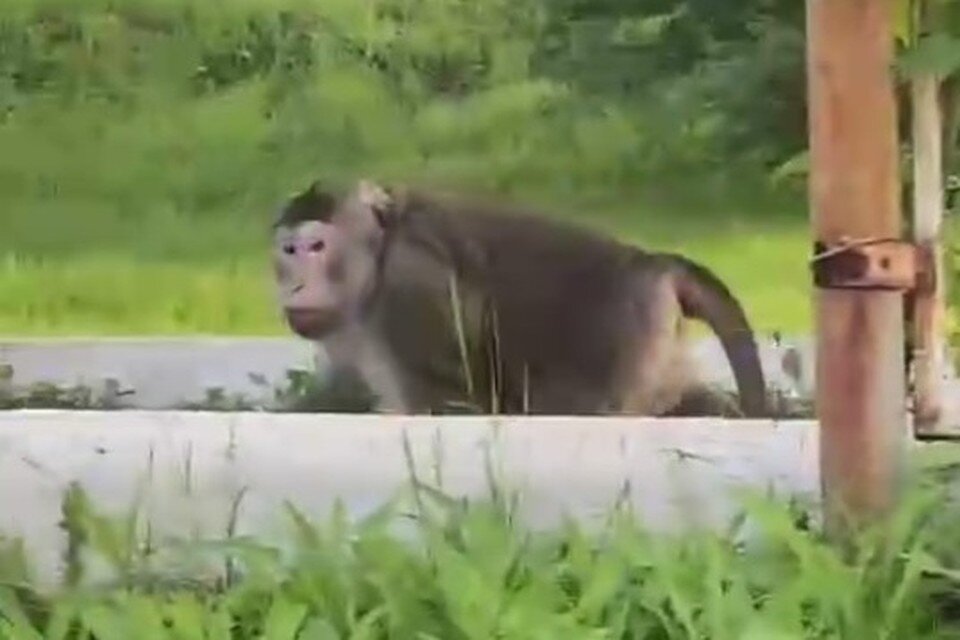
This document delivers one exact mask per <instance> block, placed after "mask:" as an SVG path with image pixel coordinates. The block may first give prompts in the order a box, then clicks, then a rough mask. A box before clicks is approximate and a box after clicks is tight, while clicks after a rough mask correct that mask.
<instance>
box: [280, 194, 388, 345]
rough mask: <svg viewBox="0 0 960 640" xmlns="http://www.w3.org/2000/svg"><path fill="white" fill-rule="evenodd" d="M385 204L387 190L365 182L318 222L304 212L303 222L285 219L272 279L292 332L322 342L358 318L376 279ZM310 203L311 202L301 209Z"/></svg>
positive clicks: (320, 215) (282, 224) (307, 202)
mask: <svg viewBox="0 0 960 640" xmlns="http://www.w3.org/2000/svg"><path fill="white" fill-rule="evenodd" d="M305 203H306V204H305ZM386 203H387V196H386V193H385V192H384V191H382V190H381V189H380V188H379V187H377V186H376V185H373V184H370V183H365V182H361V183H360V184H359V185H358V186H357V187H356V188H355V190H354V191H353V192H352V193H351V194H349V195H348V196H347V197H346V198H344V199H343V200H341V201H339V202H336V203H335V204H334V205H333V208H332V210H331V211H328V212H319V211H318V212H317V215H316V219H309V217H308V216H309V211H308V212H307V215H303V212H302V211H301V219H299V220H293V221H289V220H287V221H285V220H283V219H281V222H280V224H279V226H278V227H277V230H276V234H275V237H274V249H273V264H274V275H275V278H276V283H277V289H278V296H279V304H280V308H281V309H282V310H283V314H284V317H285V319H286V322H287V324H288V325H289V327H290V329H291V330H292V331H293V332H294V333H296V334H297V335H299V336H301V337H304V338H308V339H310V340H322V339H324V338H326V337H327V336H329V335H330V334H331V333H333V332H334V331H336V330H337V329H338V328H340V327H342V326H344V325H345V324H346V323H348V322H350V321H351V320H353V319H354V318H356V317H357V314H359V312H360V309H361V306H362V305H363V302H364V300H365V298H366V297H367V296H368V295H369V294H370V292H371V291H372V289H373V285H374V281H375V278H376V277H377V273H376V269H377V256H378V253H379V251H380V246H381V244H382V242H383V226H382V223H383V216H382V212H383V211H384V210H385V205H386ZM309 204H310V200H309V198H308V199H306V200H303V201H301V203H300V205H299V206H301V207H305V206H309ZM318 206H319V204H318Z"/></svg>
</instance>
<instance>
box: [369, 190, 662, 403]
mask: <svg viewBox="0 0 960 640" xmlns="http://www.w3.org/2000/svg"><path fill="white" fill-rule="evenodd" d="M397 233H398V238H397V240H398V241H399V242H401V243H410V244H412V245H414V246H418V247H422V248H423V249H425V250H426V251H428V252H432V253H433V254H434V255H435V256H436V259H437V260H438V261H442V262H447V263H449V266H451V267H453V269H454V271H455V272H456V273H457V274H458V278H459V279H460V280H461V281H462V286H463V287H464V288H465V289H468V290H469V291H471V292H476V293H478V294H480V295H481V296H483V297H485V298H486V299H488V300H489V301H490V302H492V303H493V306H494V308H495V309H496V313H497V328H498V334H499V336H498V339H499V341H500V344H501V347H502V349H501V351H502V354H501V355H502V357H503V358H504V360H505V363H504V364H505V366H506V367H507V369H508V372H509V370H512V371H513V372H514V374H516V371H517V370H518V368H519V367H520V366H523V367H527V368H528V369H529V372H530V375H532V376H534V377H537V376H547V375H548V376H549V377H550V378H551V379H555V380H560V379H563V380H567V381H568V382H573V381H577V382H578V384H577V385H574V387H575V388H578V389H583V392H584V393H589V392H590V390H591V389H592V388H595V389H597V390H605V389H609V388H610V386H611V384H612V377H613V376H614V375H615V372H616V370H617V362H618V358H619V357H621V356H622V355H623V354H622V346H623V345H624V344H625V340H626V339H627V338H628V337H629V336H630V335H632V334H633V332H634V329H633V327H634V326H635V323H636V322H637V321H638V320H640V318H638V317H637V311H638V310H637V309H636V307H635V306H634V305H633V300H634V297H633V295H632V291H633V288H634V287H636V284H637V283H636V270H635V269H634V268H633V267H634V266H635V264H636V262H637V261H638V260H647V259H653V256H648V255H647V254H644V253H643V252H641V251H640V250H638V249H636V248H634V247H630V246H627V245H624V244H621V243H619V242H616V241H614V240H612V239H608V238H605V237H603V236H601V235H599V234H595V233H592V232H589V231H587V230H585V229H581V228H579V227H577V226H575V225H573V224H564V223H561V222H557V221H554V220H551V219H549V218H547V217H546V216H542V215H538V214H535V213H532V212H528V211H524V210H517V209H511V208H505V207H499V206H496V207H495V206H490V205H487V204H484V203H472V202H469V201H455V200H440V199H435V198H426V197H422V196H412V197H410V198H409V199H408V201H407V205H406V207H405V212H404V215H403V219H402V221H401V224H400V226H399V228H398V230H397ZM388 269H389V262H388ZM468 320H469V319H468ZM473 326H476V323H473ZM521 363H522V365H521Z"/></svg>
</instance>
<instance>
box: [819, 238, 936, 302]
mask: <svg viewBox="0 0 960 640" xmlns="http://www.w3.org/2000/svg"><path fill="white" fill-rule="evenodd" d="M810 267H811V269H812V271H813V281H814V284H815V285H816V286H817V287H818V288H821V289H868V290H889V291H917V290H923V291H932V290H933V286H932V285H933V283H934V282H935V276H936V274H935V273H934V268H933V260H932V255H931V252H930V251H929V250H927V249H926V248H925V247H922V246H918V245H914V244H913V243H911V242H907V241H905V240H899V239H895V238H868V239H862V240H849V239H843V240H841V241H840V242H834V243H830V244H828V243H825V242H822V241H817V242H815V243H814V245H813V257H812V258H811V259H810Z"/></svg>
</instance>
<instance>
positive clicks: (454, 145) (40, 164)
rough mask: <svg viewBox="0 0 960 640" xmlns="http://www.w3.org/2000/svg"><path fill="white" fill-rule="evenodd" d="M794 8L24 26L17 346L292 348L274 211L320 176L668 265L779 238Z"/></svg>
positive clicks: (2, 123) (373, 3)
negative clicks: (266, 344) (628, 238)
mask: <svg viewBox="0 0 960 640" xmlns="http://www.w3.org/2000/svg"><path fill="white" fill-rule="evenodd" d="M794 4H795V3H792V2H788V1H787V0H776V1H775V2H771V1H768V0H737V2H735V3H733V4H731V5H729V6H727V5H724V7H722V9H721V8H718V7H716V6H714V5H712V4H710V3H705V2H703V1H702V0H696V1H694V0H688V1H686V2H681V1H679V0H661V1H659V2H655V3H641V2H630V3H612V2H604V3H583V2H579V1H577V2H573V1H572V0H571V1H566V0H565V1H564V2H550V3H547V2H543V0H484V1H483V2H479V3H478V2H472V1H468V0H364V1H362V2H358V1H356V0H330V1H327V2H323V3H316V2H308V1H307V0H279V1H277V0H274V1H271V2H267V1H266V0H229V1H226V2H217V3H209V2H201V1H199V0H125V1H124V2H116V1H110V0H93V1H90V2H78V1H75V0H9V1H7V2H4V3H2V4H0V149H3V153H0V220H2V228H3V233H2V234H0V332H2V333H33V334H44V333H64V332H66V333H72V334H78V333H101V332H103V331H110V332H120V333H126V334H129V333H157V332H161V333H182V332H197V331H202V332H217V333H251V332H253V333H265V332H266V333H273V332H276V331H278V330H280V326H279V323H278V322H277V319H276V318H275V317H274V315H275V314H273V313H272V311H271V309H270V303H269V298H270V294H269V281H268V279H267V277H266V276H265V274H266V271H265V264H266V256H265V252H264V247H265V246H266V241H267V235H266V234H267V227H268V224H269V222H270V218H271V215H272V214H271V211H273V210H275V208H276V206H277V204H278V202H279V201H280V200H281V199H282V198H283V197H284V196H286V195H287V194H289V193H290V192H292V191H293V190H295V189H297V188H299V187H301V186H302V184H303V183H304V182H305V181H307V180H311V179H313V178H314V177H316V176H318V175H322V176H325V177H327V178H329V179H331V180H336V179H342V178H353V177H356V176H357V175H361V174H364V175H371V176H377V177H380V178H383V179H404V180H406V179H412V180H414V181H416V182H419V183H424V184H436V185H440V186H455V187H462V188H465V189H467V190H483V191H493V192H499V193H503V194H507V195H509V196H511V197H516V198H519V199H522V200H525V201H532V202H535V203H542V204H546V205H552V206H555V208H557V209H558V210H560V213H563V214H567V213H569V214H570V215H575V216H577V217H578V218H580V219H582V220H583V221H585V222H587V223H591V224H602V225H607V223H608V222H609V221H610V220H613V222H614V224H612V225H610V228H612V229H613V230H614V231H615V232H617V233H618V234H621V235H634V234H636V235H640V236H642V239H644V240H645V241H647V242H648V243H649V242H654V243H656V242H660V241H666V242H672V241H673V240H674V239H675V236H676V235H677V234H675V233H674V232H672V231H670V230H669V229H670V227H671V226H676V227H678V228H681V227H682V228H705V229H706V230H707V232H708V233H714V234H715V233H725V232H728V231H729V229H730V227H731V226H734V225H736V224H737V221H738V220H740V219H743V218H745V217H749V218H752V219H753V220H755V221H756V220H759V225H760V226H763V225H765V224H766V220H768V219H770V218H771V217H772V215H771V214H772V213H775V211H773V210H772V209H771V207H770V206H769V205H768V203H767V201H764V200H763V198H761V199H760V201H759V202H746V200H748V199H750V198H752V197H753V193H754V192H755V191H757V185H758V183H761V180H759V179H758V178H762V177H763V176H762V174H761V173H760V172H762V171H765V170H766V169H767V168H768V167H770V166H773V165H775V164H777V163H778V162H780V161H781V160H783V159H785V158H787V157H789V156H791V155H792V154H793V153H794V152H795V151H796V150H797V149H798V147H802V127H803V111H802V106H803V105H802V99H800V98H799V97H798V96H797V95H795V94H796V90H797V89H798V88H802V85H803V83H802V82H799V81H798V78H797V77H795V75H796V73H798V72H799V67H798V64H799V62H801V61H802V56H801V55H800V53H801V52H800V50H799V49H798V45H799V43H800V42H801V40H800V37H801V30H800V26H801V25H802V20H798V19H797V15H799V14H798V13H797V11H796V10H795V9H794V8H792V7H794ZM758 95H762V97H763V99H762V100H758V99H757V96H758ZM745 178H746V179H745ZM664 185H668V186H664ZM790 188H792V187H791V186H789V185H788V191H787V192H786V193H785V197H784V198H782V199H781V201H778V202H776V203H774V204H773V208H774V209H776V210H778V211H785V210H789V211H792V212H795V211H796V210H797V207H796V206H793V204H792V202H795V201H799V200H800V198H801V196H798V195H797V194H796V193H795V192H790V191H789V189H790ZM769 189H770V187H769V186H768V185H762V184H761V187H760V190H761V191H769ZM664 194H666V195H667V197H664ZM743 194H749V198H742V197H741V196H742V195H743ZM785 201H787V202H789V204H787V205H784V204H783V202H785ZM720 209H722V210H723V212H722V213H721V211H719V210H720ZM731 210H733V211H734V212H735V213H736V214H737V216H736V217H737V220H731V219H728V218H724V217H722V216H723V215H725V214H726V213H727V212H729V211H731ZM613 216H617V217H616V219H614V218H613ZM681 218H683V220H681ZM658 219H659V220H660V221H659V222H658ZM795 220H796V222H795V225H796V227H797V229H798V230H799V226H800V225H802V223H803V219H802V216H800V217H796V218H795ZM661 230H666V233H660V231H661ZM745 230H746V229H745ZM686 240H687V239H684V241H686ZM691 242H694V243H695V242H696V240H695V239H691ZM144 282H149V283H150V287H146V288H145V287H144V286H143V283H144ZM746 294H747V296H748V298H749V297H750V296H751V295H752V294H751V292H750V291H747V292H746ZM763 305H764V306H770V307H771V308H776V307H777V306H778V305H766V303H763ZM784 308H785V309H787V308H789V305H788V306H787V307H784ZM793 311H796V309H793ZM795 315H796V313H794V312H789V313H787V312H784V313H780V314H778V316H777V317H773V318H770V319H769V321H768V322H770V323H776V324H778V325H783V324H784V323H790V322H791V318H793V317H794V316H795Z"/></svg>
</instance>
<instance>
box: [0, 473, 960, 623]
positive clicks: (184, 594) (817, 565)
mask: <svg viewBox="0 0 960 640" xmlns="http://www.w3.org/2000/svg"><path fill="white" fill-rule="evenodd" d="M916 497H917V499H916V500H911V501H909V502H908V503H906V504H905V505H904V508H903V509H902V511H901V512H900V513H899V514H898V515H896V517H894V518H892V519H891V520H890V521H889V522H887V523H886V524H885V525H883V526H882V527H877V528H875V529H873V530H869V531H866V532H864V534H863V535H862V536H861V537H859V538H858V539H857V540H856V541H855V542H852V543H851V544H850V545H849V546H848V547H846V548H840V547H837V546H831V545H828V544H827V543H825V542H824V541H823V540H822V539H821V538H820V536H819V535H818V534H817V533H815V532H812V531H810V530H809V528H808V527H807V526H806V525H805V524H803V522H802V519H800V518H798V516H799V515H801V514H798V513H797V511H796V509H795V508H793V507H791V506H784V505H777V504H773V503H772V502H770V501H768V500H765V499H763V500H761V499H759V498H756V497H754V498H749V499H748V500H747V502H746V505H747V509H746V510H745V512H744V514H743V517H741V518H738V519H737V520H736V521H735V522H733V523H732V527H731V529H730V530H729V531H727V532H718V533H708V532H696V531H690V532H688V533H687V534H685V535H684V536H682V537H678V536H670V535H665V534H652V533H651V532H649V531H647V530H646V529H645V528H644V527H643V526H641V525H640V524H639V523H638V521H637V519H636V517H635V516H634V514H632V513H631V512H630V511H629V509H627V508H625V507H620V508H617V509H615V510H614V511H612V512H610V514H609V517H608V519H607V520H606V521H605V523H603V524H602V525H601V526H599V527H589V528H588V527H585V526H583V525H582V524H580V523H577V522H576V521H573V520H567V521H566V522H565V524H563V525H562V526H560V527H555V528H552V529H549V530H542V531H539V532H532V531H530V530H528V529H526V528H525V527H524V526H523V525H521V524H520V523H519V522H518V520H517V517H516V512H515V506H516V502H515V501H514V500H513V499H512V498H511V496H510V494H506V493H502V492H494V493H493V494H492V495H491V498H490V499H489V500H487V501H483V502H478V503H470V502H462V501H458V500H453V499H451V498H449V497H448V496H446V495H444V494H443V493H442V492H440V491H437V490H435V489H432V488H430V487H428V486H426V485H422V484H417V485H415V487H414V488H413V492H412V493H408V494H406V495H402V496H400V497H399V498H398V500H397V501H396V502H394V503H391V504H388V505H385V506H384V507H383V508H382V509H379V510H377V511H375V512H373V513H372V514H370V515H369V516H367V517H365V518H363V519H359V520H357V521H351V520H350V519H349V518H348V517H347V515H346V513H345V511H344V510H343V509H342V508H336V509H334V511H333V513H332V514H331V517H330V518H329V519H328V520H327V521H326V522H324V523H314V522H311V521H309V520H308V519H307V518H306V517H305V516H304V515H303V514H302V513H300V512H299V511H298V510H297V509H296V508H295V507H293V506H292V505H290V506H288V509H287V515H288V522H289V525H290V529H289V530H290V533H291V535H290V538H289V542H290V544H289V546H287V547H286V548H285V550H283V551H281V550H280V549H278V548H274V547H270V546H267V545H265V544H263V543H260V542H258V541H256V540H252V539H249V538H242V539H240V538H232V539H227V540H225V541H223V542H208V543H203V544H201V543H191V544H187V545H179V546H177V548H178V549H179V550H180V552H181V553H182V554H185V555H183V556H182V557H183V558H186V560H185V564H181V565H178V566H180V567H181V568H183V567H189V569H188V573H187V575H185V576H180V575H173V574H170V575H166V576H165V577H161V578H158V577H157V576H156V575H153V576H151V574H149V573H143V572H140V573H136V574H134V573H131V571H130V569H131V567H133V566H137V567H142V566H145V565H146V564H147V563H146V562H145V560H144V559H142V558H141V557H140V556H142V555H143V554H144V553H146V552H141V553H140V554H139V555H138V552H137V551H136V549H137V548H139V547H138V545H137V543H136V534H135V527H134V526H133V521H132V520H130V518H129V517H125V518H120V519H118V520H116V521H115V522H114V521H113V520H111V519H110V518H105V517H104V516H102V515H99V514H96V513H95V512H94V511H93V510H92V509H91V505H90V504H89V501H87V500H86V498H85V497H84V496H83V492H82V490H79V489H78V488H75V489H74V490H73V491H72V494H71V499H70V500H69V502H70V503H71V504H74V505H75V508H74V509H73V511H71V514H72V518H71V520H70V521H71V523H72V526H73V527H75V528H76V529H78V530H82V531H84V532H86V533H85V537H83V540H84V543H85V544H86V545H87V546H88V549H87V550H88V551H91V552H96V553H93V555H89V556H84V557H95V556H97V555H98V554H99V555H100V556H103V555H105V556H106V557H108V558H111V562H112V565H113V566H115V567H116V570H117V572H118V576H119V577H120V581H119V582H118V583H115V584H112V585H111V584H102V583H98V584H94V583H91V582H86V583H84V584H74V585H73V586H71V587H69V588H64V589H60V590H58V591H57V592H55V593H53V594H40V593H38V592H37V591H36V590H34V589H32V588H31V586H30V583H29V582H26V581H20V582H18V583H17V584H16V587H14V585H13V584H11V583H10V582H6V583H5V584H4V586H3V587H2V588H0V635H2V636H3V637H11V638H42V637H46V638H64V637H78V638H90V639H91V640H92V639H97V640H99V639H108V638H128V637H137V638H271V639H273V638H276V639H281V638H291V639H292V638H462V639H473V638H475V639H477V640H486V639H488V638H596V639H598V640H599V639H608V638H609V639H612V638H649V639H654V638H657V639H660V638H676V639H688V638H689V639H693V638H715V639H717V640H723V639H725V638H730V639H734V638H737V639H743V638H750V639H752V638H756V639H757V640H759V639H764V640H767V639H774V638H776V639H780V638H783V639H787V638H818V639H826V638H835V639H838V640H839V639H850V640H860V639H861V638H889V639H891V640H892V639H894V638H895V639H897V640H912V639H921V638H922V639H931V640H932V639H940V638H942V639H948V638H956V637H958V636H957V634H958V633H960V626H958V625H960V621H958V619H957V617H956V614H955V611H954V610H953V607H954V605H955V602H956V593H957V591H956V590H957V584H958V582H957V581H958V577H957V573H956V570H955V568H954V566H955V565H954V563H955V561H956V559H957V553H956V546H957V542H956V541H957V537H956V527H957V524H958V521H957V519H956V517H955V513H954V512H953V511H951V510H944V508H943V505H944V503H943V501H942V496H941V495H940V494H939V492H934V493H926V492H924V493H921V494H917V496H916ZM409 509H412V514H408V513H407V512H408V511H409ZM401 525H402V526H401ZM411 525H412V527H411ZM117 550H121V551H117ZM156 551H157V550H156V549H155V548H151V549H150V550H149V553H155V552H156ZM0 557H3V558H6V556H0ZM144 557H145V556H144ZM16 562H17V563H19V562H20V561H19V560H17V561H16ZM218 564H219V566H220V567H221V568H228V567H229V568H230V570H229V571H226V572H224V571H220V572H211V569H212V568H213V567H214V566H216V565H218ZM17 566H19V564H18V565H17ZM17 571H20V570H19V569H17ZM0 575H6V574H0ZM11 575H19V573H15V574H11ZM201 575H207V576H209V578H208V579H205V580H204V579H201V578H200V576H201Z"/></svg>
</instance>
